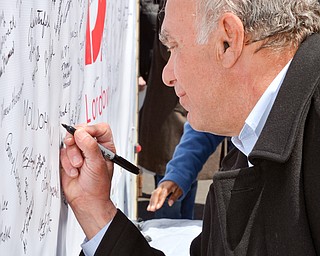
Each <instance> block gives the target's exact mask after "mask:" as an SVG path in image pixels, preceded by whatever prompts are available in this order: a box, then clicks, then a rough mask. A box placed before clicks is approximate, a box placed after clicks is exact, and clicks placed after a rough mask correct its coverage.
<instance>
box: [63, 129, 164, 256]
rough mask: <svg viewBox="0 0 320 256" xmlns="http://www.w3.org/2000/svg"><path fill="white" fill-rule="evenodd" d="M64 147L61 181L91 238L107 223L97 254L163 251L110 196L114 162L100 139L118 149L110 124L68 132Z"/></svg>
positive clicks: (154, 253) (81, 224) (113, 149)
mask: <svg viewBox="0 0 320 256" xmlns="http://www.w3.org/2000/svg"><path fill="white" fill-rule="evenodd" d="M64 142H65V145H66V148H62V149H61V154H60V158H61V165H62V170H61V184H62V188H63V191H64V194H65V197H66V200H67V202H68V203H69V205H70V206H71V208H72V210H73V212H74V214H75V216H76V218H77V220H78V222H79V224H80V226H81V227H82V229H83V231H84V233H85V235H86V237H87V239H88V240H90V239H93V238H94V237H95V236H96V235H97V234H98V233H99V231H100V230H101V229H103V228H104V227H105V226H106V225H107V224H108V223H110V222H111V221H112V222H111V224H110V226H109V227H108V229H107V231H106V233H105V234H104V237H103V238H102V240H101V242H100V244H99V245H98V244H97V250H96V253H95V254H96V255H101V254H100V252H101V251H103V252H105V251H106V252H108V253H107V254H105V255H114V256H115V255H117V256H119V255H129V252H130V255H163V253H161V252H159V251H158V250H156V249H153V248H151V247H150V246H149V244H148V243H147V241H146V240H145V238H144V237H143V235H142V234H141V233H140V231H139V230H138V229H137V228H136V227H135V225H134V224H133V223H132V222H131V221H130V220H128V219H127V217H126V216H125V215H124V214H123V213H122V212H121V211H119V210H117V209H116V207H115V206H114V204H113V202H112V201H111V199H110V187H111V180H112V175H113V163H112V162H111V161H109V160H105V159H104V158H103V156H102V154H101V152H100V149H99V147H98V144H97V142H99V143H100V144H102V145H103V146H104V147H106V148H108V149H110V150H111V151H113V152H115V146H114V144H113V140H112V132H111V130H110V127H109V126H108V125H107V124H97V125H92V126H82V127H77V130H76V132H75V133H74V137H73V136H71V135H70V134H67V135H66V138H65V140H64Z"/></svg>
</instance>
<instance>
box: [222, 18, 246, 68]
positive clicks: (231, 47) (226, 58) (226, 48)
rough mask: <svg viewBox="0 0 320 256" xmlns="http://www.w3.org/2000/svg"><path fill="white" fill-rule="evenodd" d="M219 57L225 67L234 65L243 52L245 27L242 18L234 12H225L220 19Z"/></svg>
mask: <svg viewBox="0 0 320 256" xmlns="http://www.w3.org/2000/svg"><path fill="white" fill-rule="evenodd" d="M218 26H219V30H220V34H219V35H220V37H219V40H220V42H219V57H220V60H221V63H222V65H223V66H224V67H225V68H230V67H232V66H233V65H234V64H235V63H236V61H237V60H238V58H239V57H240V55H241V53H242V49H243V46H244V27H243V24H242V22H241V20H240V19H239V18H238V17H237V16H236V15H234V14H232V13H225V14H223V15H222V16H221V17H220V19H219V24H218Z"/></svg>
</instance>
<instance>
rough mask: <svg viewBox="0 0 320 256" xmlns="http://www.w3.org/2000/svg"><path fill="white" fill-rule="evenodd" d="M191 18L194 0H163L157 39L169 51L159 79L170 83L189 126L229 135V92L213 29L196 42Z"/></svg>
mask: <svg viewBox="0 0 320 256" xmlns="http://www.w3.org/2000/svg"><path fill="white" fill-rule="evenodd" d="M195 20H196V0H188V1H183V0H168V1H167V5H166V10H165V19H164V22H163V25H162V30H161V40H162V41H163V43H164V44H165V45H166V46H167V47H168V48H169V50H170V52H171V55H170V59H169V61H168V63H167V65H166V67H165V68H164V70H163V80H164V82H165V83H166V84H167V85H168V86H174V88H175V92H176V94H177V96H178V97H179V99H180V103H181V105H182V106H183V107H184V108H185V109H186V110H187V111H188V121H189V122H190V124H191V125H192V127H193V128H195V129H197V130H203V131H209V132H213V133H217V134H224V135H229V134H228V133H229V131H228V130H227V129H226V127H228V126H229V124H228V120H227V119H228V118H227V119H226V115H229V114H228V112H229V109H228V108H227V106H228V105H230V104H229V103H228V99H229V96H230V95H228V94H227V90H226V85H225V81H224V80H225V73H224V68H223V67H222V65H221V64H220V63H219V61H218V58H217V56H216V53H217V47H218V42H216V41H217V40H215V38H214V37H215V31H213V32H212V33H211V34H210V38H209V41H208V43H207V44H203V45H199V44H198V43H197V32H196V22H195ZM229 118H230V115H229Z"/></svg>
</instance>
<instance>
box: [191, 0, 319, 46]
mask: <svg viewBox="0 0 320 256" xmlns="http://www.w3.org/2000/svg"><path fill="white" fill-rule="evenodd" d="M196 1H197V5H198V6H197V25H198V26H199V27H198V29H199V35H198V41H199V43H205V42H206V41H207V40H208V37H209V34H210V32H211V31H212V30H213V29H214V28H215V26H216V24H217V21H218V19H219V17H220V16H221V14H223V13H226V12H230V13H233V14H235V15H236V16H238V17H239V18H240V20H241V21H242V23H243V26H244V30H245V34H246V35H248V41H247V42H246V43H247V44H250V43H253V42H257V41H261V40H265V43H264V44H263V46H262V47H261V48H265V47H272V48H282V47H284V46H287V45H294V46H298V45H299V44H300V43H301V42H302V41H303V40H304V39H305V38H306V37H307V36H308V35H311V34H313V33H317V32H319V31H320V5H319V3H318V1H317V0H196Z"/></svg>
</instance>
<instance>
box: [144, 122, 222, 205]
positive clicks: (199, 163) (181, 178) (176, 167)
mask: <svg viewBox="0 0 320 256" xmlns="http://www.w3.org/2000/svg"><path fill="white" fill-rule="evenodd" d="M223 139H224V137H223V136H217V135H214V134H210V133H205V132H198V131H196V130H194V129H193V128H192V127H191V126H190V124H189V123H188V122H186V123H185V125H184V132H183V135H182V137H181V140H180V143H179V144H178V145H177V147H176V149H175V152H174V154H173V157H172V159H171V160H170V161H169V162H168V164H167V168H166V174H165V176H164V178H163V179H162V180H161V181H160V183H159V185H158V188H157V189H156V190H155V191H153V193H152V196H151V198H150V203H149V206H148V210H149V211H155V210H157V209H159V208H160V207H161V206H162V205H163V203H164V201H165V198H166V197H167V196H168V195H169V194H170V193H172V194H171V196H170V198H169V204H170V205H171V204H172V203H173V202H174V201H175V200H177V199H178V198H179V197H180V196H181V198H183V197H184V196H185V195H186V194H187V192H188V191H189V189H190V187H191V184H192V183H193V182H194V181H195V180H196V179H197V176H198V173H199V172H200V171H201V169H202V167H203V165H204V164H205V162H206V161H207V160H208V158H209V156H210V155H211V154H212V153H213V152H214V151H215V150H216V148H217V146H218V145H219V144H220V143H221V141H222V140H223Z"/></svg>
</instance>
